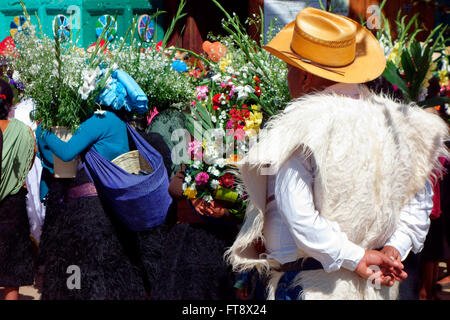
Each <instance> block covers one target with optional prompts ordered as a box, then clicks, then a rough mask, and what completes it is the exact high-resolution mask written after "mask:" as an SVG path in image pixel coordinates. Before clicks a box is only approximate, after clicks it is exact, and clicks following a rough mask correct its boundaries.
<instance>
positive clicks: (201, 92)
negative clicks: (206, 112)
mask: <svg viewBox="0 0 450 320" xmlns="http://www.w3.org/2000/svg"><path fill="white" fill-rule="evenodd" d="M195 92H196V94H197V99H198V100H204V99H206V98H207V96H208V92H209V89H208V87H207V86H198V87H197V88H195Z"/></svg>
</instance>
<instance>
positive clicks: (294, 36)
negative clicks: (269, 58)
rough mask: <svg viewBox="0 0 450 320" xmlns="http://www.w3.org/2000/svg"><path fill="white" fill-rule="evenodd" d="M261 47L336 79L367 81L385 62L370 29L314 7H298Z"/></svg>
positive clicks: (293, 63)
mask: <svg viewBox="0 0 450 320" xmlns="http://www.w3.org/2000/svg"><path fill="white" fill-rule="evenodd" d="M263 48H264V49H266V50H267V51H269V52H270V53H271V54H273V55H275V56H277V57H278V58H280V59H281V60H283V61H285V62H287V63H289V64H291V65H293V66H294V67H297V68H300V69H303V70H305V71H307V72H309V73H312V74H315V75H317V76H319V77H322V78H326V79H329V80H332V81H336V82H344V83H363V82H367V81H370V80H373V79H375V78H377V77H378V76H380V75H381V74H382V73H383V71H384V68H385V66H386V59H385V57H384V53H383V49H382V48H381V46H380V44H379V42H378V40H377V39H376V38H375V36H374V35H373V34H372V33H371V32H370V31H369V30H367V29H366V28H364V27H363V26H361V25H360V24H359V23H357V22H355V21H353V20H351V19H349V18H347V17H344V16H340V15H337V14H333V13H330V12H327V11H323V10H319V9H315V8H305V9H303V10H302V11H300V12H299V13H298V14H297V17H296V19H295V20H294V21H292V22H291V23H289V24H288V25H287V26H285V27H284V28H283V29H282V30H281V31H280V32H279V33H278V34H277V35H276V36H275V38H273V39H272V41H270V42H269V43H268V44H267V45H266V46H264V47H263Z"/></svg>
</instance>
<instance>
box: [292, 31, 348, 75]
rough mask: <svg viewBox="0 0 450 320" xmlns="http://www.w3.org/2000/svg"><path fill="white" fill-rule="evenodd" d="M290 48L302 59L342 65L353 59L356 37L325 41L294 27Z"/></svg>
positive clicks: (336, 65) (329, 65)
mask: <svg viewBox="0 0 450 320" xmlns="http://www.w3.org/2000/svg"><path fill="white" fill-rule="evenodd" d="M291 50H292V51H293V52H295V53H296V54H298V55H300V56H301V57H303V58H304V59H307V60H311V61H314V62H316V63H318V64H320V65H324V66H328V67H332V68H333V67H343V66H346V65H348V64H350V63H352V62H353V61H354V60H355V56H356V39H355V37H352V38H351V39H348V40H343V41H325V40H321V39H317V38H315V37H313V36H311V35H308V34H306V33H305V32H303V31H301V30H300V29H299V28H298V26H295V27H294V32H293V34H292V40H291Z"/></svg>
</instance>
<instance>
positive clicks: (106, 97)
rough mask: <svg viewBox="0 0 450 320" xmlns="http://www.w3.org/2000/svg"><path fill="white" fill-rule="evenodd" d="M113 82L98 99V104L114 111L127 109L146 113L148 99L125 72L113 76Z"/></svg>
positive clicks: (115, 72)
mask: <svg viewBox="0 0 450 320" xmlns="http://www.w3.org/2000/svg"><path fill="white" fill-rule="evenodd" d="M111 78H112V82H111V83H110V84H109V85H108V86H107V87H106V88H105V89H103V91H102V92H100V94H99V95H98V97H97V99H96V100H97V102H98V103H99V104H101V105H104V106H109V107H111V108H112V109H113V110H120V109H121V108H125V110H127V111H129V112H136V113H145V112H147V110H148V107H147V104H148V99H147V96H146V95H145V93H144V91H142V89H141V87H139V85H138V84H137V83H136V81H134V79H133V78H132V77H131V76H130V75H129V74H128V73H126V72H125V71H123V70H120V69H119V70H116V71H114V72H113V73H112V74H111Z"/></svg>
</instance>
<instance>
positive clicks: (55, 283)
mask: <svg viewBox="0 0 450 320" xmlns="http://www.w3.org/2000/svg"><path fill="white" fill-rule="evenodd" d="M112 79H113V81H112V83H110V84H109V85H108V87H107V88H105V90H103V91H102V92H101V93H100V95H99V96H98V98H97V100H98V102H99V104H100V105H101V106H102V110H101V111H97V112H95V113H94V114H93V115H92V116H91V117H90V118H88V119H87V120H86V121H84V122H83V123H82V124H81V125H80V127H79V128H78V129H77V131H76V132H75V133H74V135H73V137H72V138H71V139H70V140H69V141H68V142H63V141H61V140H60V139H59V138H57V137H56V136H55V135H54V134H52V133H50V132H49V131H42V130H41V128H38V130H37V133H36V136H37V139H38V146H39V153H40V157H41V159H42V161H43V166H44V168H45V169H44V174H43V180H44V181H45V182H46V184H43V185H42V186H41V187H42V188H41V189H42V195H44V194H46V189H47V188H48V194H47V195H46V196H45V198H46V200H45V201H46V204H47V214H46V219H45V222H44V226H43V231H42V237H41V244H40V250H39V251H40V252H39V264H40V265H42V266H43V269H44V274H43V286H42V297H41V298H42V299H44V300H66V299H77V300H140V299H145V298H148V295H149V290H150V282H151V280H152V276H153V274H152V272H153V270H152V268H151V267H148V266H149V265H150V266H151V265H152V262H153V261H152V260H153V259H155V256H156V257H157V256H158V254H159V252H158V251H157V249H155V250H156V251H155V252H156V253H155V252H152V250H151V249H149V248H153V247H155V248H158V244H159V243H161V242H162V237H163V234H164V233H163V232H162V228H164V224H162V225H161V226H155V227H154V228H151V229H149V230H147V231H141V232H135V231H132V230H130V229H129V228H127V226H126V225H125V224H124V223H122V221H121V220H120V219H119V218H118V217H117V215H116V214H114V213H113V212H111V211H112V210H110V207H109V206H108V205H109V204H108V203H106V201H105V198H104V197H103V196H99V194H101V193H100V192H101V190H100V189H98V192H99V193H97V188H96V185H94V184H93V183H92V180H91V178H92V173H93V172H92V171H90V169H86V168H89V167H88V166H86V164H87V163H84V164H85V166H84V167H82V166H80V167H79V170H78V173H77V176H76V178H74V179H61V178H59V179H56V178H53V176H52V170H53V169H52V167H53V153H54V154H55V155H56V156H58V157H59V158H60V159H62V160H63V161H70V160H72V159H74V158H75V157H76V156H78V155H80V156H81V157H82V159H83V160H86V158H87V155H88V154H92V153H95V154H96V155H98V156H99V157H101V158H102V159H106V160H109V161H111V160H113V159H115V158H116V157H118V156H120V155H122V154H124V153H126V152H128V151H129V150H130V143H129V138H128V133H127V123H126V122H127V121H126V119H125V117H126V116H127V114H128V113H129V112H137V113H143V112H145V111H147V102H148V101H147V97H146V96H145V94H144V93H143V92H142V90H141V88H140V87H139V86H138V85H137V84H136V82H135V81H134V80H133V79H132V78H131V77H130V76H129V75H128V74H126V73H125V72H123V71H121V70H116V71H114V72H113V74H112ZM93 151H95V152H93ZM164 170H165V169H164ZM88 171H90V172H88ZM101 195H103V194H101ZM153 244H155V246H153ZM153 264H154V263H153ZM76 272H79V274H78V277H79V278H78V279H77V278H76V276H77V274H76ZM71 281H72V282H71ZM77 281H78V282H77ZM70 284H71V285H70Z"/></svg>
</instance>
